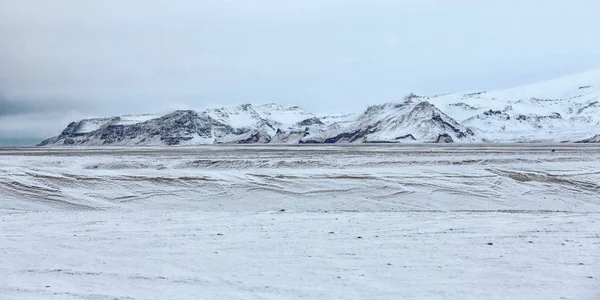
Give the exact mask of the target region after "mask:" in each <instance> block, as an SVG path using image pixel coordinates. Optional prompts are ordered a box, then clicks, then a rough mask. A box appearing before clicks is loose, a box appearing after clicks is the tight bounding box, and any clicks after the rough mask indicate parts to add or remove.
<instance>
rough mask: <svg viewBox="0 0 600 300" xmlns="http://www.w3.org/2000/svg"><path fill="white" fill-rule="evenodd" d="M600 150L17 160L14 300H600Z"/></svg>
mask: <svg viewBox="0 0 600 300" xmlns="http://www.w3.org/2000/svg"><path fill="white" fill-rule="evenodd" d="M599 169H600V147H598V146H594V145H588V144H585V145H572V144H568V145H567V144H561V145H556V144H554V145H543V144H536V145H464V144H463V145H454V146H448V145H437V146H433V145H416V144H411V145H403V146H398V145H343V146H340V145H338V146H327V147H325V146H298V145H294V146H277V147H274V146H258V145H255V146H204V147H173V148H157V147H135V148H132V147H130V148H118V147H106V148H64V147H61V148H57V149H54V148H4V149H0V295H1V296H0V299H3V300H4V299H19V300H22V299H61V300H62V299H94V300H96V299H102V300H104V299H111V300H112V299H120V300H124V299H577V300H579V299H584V300H587V299H600V282H599V281H598V278H600V272H599V270H600V265H599V263H600V196H598V195H599V194H600V172H599V171H598V170H599Z"/></svg>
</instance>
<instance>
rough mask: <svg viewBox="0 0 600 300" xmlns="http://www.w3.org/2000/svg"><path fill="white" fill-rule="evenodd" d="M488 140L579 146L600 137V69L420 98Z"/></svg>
mask: <svg viewBox="0 0 600 300" xmlns="http://www.w3.org/2000/svg"><path fill="white" fill-rule="evenodd" d="M422 98H424V99H426V100H428V101H430V102H431V103H433V104H435V105H436V106H438V107H439V108H440V109H441V110H443V111H444V112H445V113H447V114H448V115H449V116H451V117H453V118H454V119H456V120H457V121H459V122H461V123H462V124H464V125H466V126H471V127H475V128H478V129H480V130H482V131H485V132H487V135H486V138H487V139H488V140H490V141H576V140H578V139H582V138H584V137H590V136H593V135H595V134H597V133H598V132H600V69H598V70H592V71H588V72H584V73H580V74H575V75H570V76H565V77H562V78H558V79H554V80H549V81H545V82H541V83H536V84H530V85H526V86H522V87H517V88H512V89H507V90H501V91H491V92H476V93H468V94H445V95H438V96H432V97H422Z"/></svg>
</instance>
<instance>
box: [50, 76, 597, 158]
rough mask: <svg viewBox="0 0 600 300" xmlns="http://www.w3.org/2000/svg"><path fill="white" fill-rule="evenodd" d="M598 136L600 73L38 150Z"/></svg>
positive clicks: (216, 113) (170, 121) (102, 134)
mask: <svg viewBox="0 0 600 300" xmlns="http://www.w3.org/2000/svg"><path fill="white" fill-rule="evenodd" d="M599 134H600V69H598V70H592V71H588V72H582V73H578V74H574V75H571V76H563V77H561V78H558V79H552V80H548V81H544V82H540V83H535V84H528V85H525V86H522V87H516V88H511V89H506V90H500V91H489V92H488V91H481V92H473V93H449V94H442V95H433V96H421V95H415V94H409V95H407V96H406V97H404V99H403V100H402V101H400V102H392V103H385V104H381V105H372V106H370V107H368V108H367V109H366V110H365V111H364V112H363V113H362V114H351V113H338V114H326V115H319V116H317V115H316V114H313V113H310V112H307V111H305V110H303V109H302V108H300V107H298V106H287V107H286V106H282V105H279V104H276V103H269V104H263V105H252V104H242V105H238V106H230V107H222V108H212V109H206V110H203V111H193V110H187V111H175V112H172V113H169V114H166V115H162V116H161V115H151V114H146V115H128V116H118V117H109V118H94V119H84V120H81V121H78V122H73V123H71V124H69V125H68V126H67V128H66V129H65V130H63V132H61V134H60V135H58V136H56V137H53V138H50V139H47V140H45V141H43V142H42V143H40V144H39V145H41V146H51V145H197V144H223V143H227V144H230V143H276V144H280V143H283V144H295V143H409V142H410V143H414V142H421V143H448V142H452V143H457V142H458V143H472V142H495V143H506V142H588V143H590V142H599V141H600V139H598V136H599Z"/></svg>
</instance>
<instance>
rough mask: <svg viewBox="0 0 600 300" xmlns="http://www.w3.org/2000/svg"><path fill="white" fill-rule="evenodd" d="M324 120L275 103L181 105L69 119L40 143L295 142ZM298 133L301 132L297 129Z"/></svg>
mask: <svg viewBox="0 0 600 300" xmlns="http://www.w3.org/2000/svg"><path fill="white" fill-rule="evenodd" d="M324 128H325V125H324V124H323V123H322V122H321V121H320V120H319V119H318V118H316V117H315V116H314V115H313V114H310V113H308V112H306V111H304V110H302V109H301V108H299V107H296V106H294V107H283V106H281V105H277V104H267V105H262V106H252V105H250V104H244V105H239V106H235V107H228V108H218V109H208V110H205V111H202V112H196V111H192V110H180V111H175V112H173V113H170V114H167V115H164V116H153V115H143V116H125V117H112V118H105V119H86V120H81V121H79V122H73V123H71V124H69V125H68V127H67V128H66V129H65V130H64V131H63V132H62V133H61V134H60V135H59V136H57V137H53V138H50V139H48V140H45V141H43V142H42V143H41V144H40V145H42V146H43V145H195V144H213V143H215V144H218V143H236V144H244V143H269V142H272V140H273V139H274V138H275V139H276V141H277V142H279V143H298V141H299V140H300V139H301V138H303V137H304V136H306V135H308V134H309V132H310V131H315V132H318V131H319V130H324ZM300 133H301V134H300Z"/></svg>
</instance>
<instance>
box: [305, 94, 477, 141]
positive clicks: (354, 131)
mask: <svg viewBox="0 0 600 300" xmlns="http://www.w3.org/2000/svg"><path fill="white" fill-rule="evenodd" d="M474 135H475V133H474V132H473V131H472V130H471V129H469V128H467V127H465V126H463V125H461V124H459V123H458V122H456V121H455V120H454V119H452V118H450V117H449V116H447V115H446V114H444V113H443V112H441V111H440V110H439V109H437V108H436V107H435V106H434V105H432V104H431V103H429V102H427V101H413V100H411V99H408V100H407V101H405V102H404V103H388V104H384V105H376V106H371V107H369V109H367V111H366V112H365V113H364V114H363V115H361V116H360V117H359V118H358V119H357V120H356V121H355V122H353V123H351V124H350V125H348V126H345V127H341V128H334V129H332V130H328V131H326V132H324V133H322V134H319V135H315V136H309V137H307V138H304V139H303V140H302V141H301V142H302V143H398V142H410V141H418V142H443V143H447V142H450V143H451V142H454V141H465V142H466V141H474V140H475V138H474Z"/></svg>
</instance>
